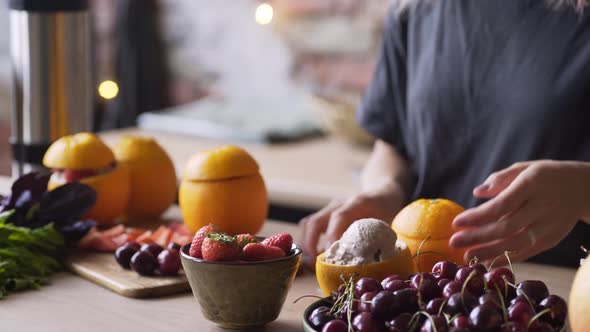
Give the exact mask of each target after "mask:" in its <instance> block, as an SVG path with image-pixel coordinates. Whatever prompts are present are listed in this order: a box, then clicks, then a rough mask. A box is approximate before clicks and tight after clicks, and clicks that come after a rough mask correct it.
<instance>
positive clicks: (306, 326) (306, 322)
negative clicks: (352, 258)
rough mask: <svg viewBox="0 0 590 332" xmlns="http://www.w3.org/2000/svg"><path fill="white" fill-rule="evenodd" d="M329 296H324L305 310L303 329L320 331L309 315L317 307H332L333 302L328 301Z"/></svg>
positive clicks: (308, 331)
mask: <svg viewBox="0 0 590 332" xmlns="http://www.w3.org/2000/svg"><path fill="white" fill-rule="evenodd" d="M328 299H329V298H328V297H326V298H323V299H321V300H318V301H315V302H314V303H312V304H311V305H310V306H309V307H307V309H305V311H304V312H303V331H304V332H318V330H316V329H315V328H314V327H313V326H312V325H311V323H310V322H309V316H310V315H311V312H312V311H314V310H315V309H316V308H318V307H321V306H326V307H330V306H331V305H332V304H331V303H330V302H329V301H328Z"/></svg>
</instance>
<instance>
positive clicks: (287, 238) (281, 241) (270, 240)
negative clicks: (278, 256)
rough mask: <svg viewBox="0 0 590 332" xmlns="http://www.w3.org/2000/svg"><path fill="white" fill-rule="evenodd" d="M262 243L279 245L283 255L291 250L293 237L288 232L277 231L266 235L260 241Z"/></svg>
mask: <svg viewBox="0 0 590 332" xmlns="http://www.w3.org/2000/svg"><path fill="white" fill-rule="evenodd" d="M262 244H266V245H267V246H273V247H279V248H281V249H283V251H284V252H285V255H288V254H289V253H290V252H291V246H293V237H292V236H291V234H289V233H279V234H277V235H273V236H270V237H267V238H266V239H264V240H263V241H262Z"/></svg>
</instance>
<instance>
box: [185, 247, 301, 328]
mask: <svg viewBox="0 0 590 332" xmlns="http://www.w3.org/2000/svg"><path fill="white" fill-rule="evenodd" d="M259 240H260V239H259ZM189 248H190V244H187V245H185V246H184V247H182V249H181V255H180V256H181V261H182V266H183V268H184V271H185V273H186V276H187V278H188V281H189V283H190V286H191V289H192V291H193V294H194V296H195V298H196V299H197V301H198V302H199V304H200V306H201V311H202V313H203V316H205V318H207V319H208V320H210V321H212V322H214V323H216V324H217V325H219V326H220V327H221V328H226V329H244V328H249V327H255V326H262V325H264V324H266V323H269V322H272V321H274V320H275V319H276V318H277V317H278V316H279V313H280V312H281V308H282V306H283V303H284V302H285V298H286V296H287V293H288V291H289V289H290V288H291V284H292V283H293V280H294V279H295V275H296V273H297V269H298V268H299V264H300V263H301V253H302V251H301V248H300V247H299V246H298V245H296V244H293V247H292V250H291V254H290V255H289V256H286V257H283V258H280V259H275V260H269V261H261V262H241V261H240V262H210V261H205V260H203V259H198V258H194V257H191V256H190V255H189Z"/></svg>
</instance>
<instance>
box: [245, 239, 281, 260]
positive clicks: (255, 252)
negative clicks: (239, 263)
mask: <svg viewBox="0 0 590 332" xmlns="http://www.w3.org/2000/svg"><path fill="white" fill-rule="evenodd" d="M243 254H244V259H245V260H247V261H267V260H271V259H277V258H281V257H285V252H284V251H283V250H282V249H281V248H278V247H274V246H269V245H266V244H262V243H248V244H247V245H246V246H245V247H244V252H243Z"/></svg>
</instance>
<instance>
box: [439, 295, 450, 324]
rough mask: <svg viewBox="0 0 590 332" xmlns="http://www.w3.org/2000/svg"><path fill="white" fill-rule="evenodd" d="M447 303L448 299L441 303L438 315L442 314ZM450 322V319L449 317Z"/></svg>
mask: <svg viewBox="0 0 590 332" xmlns="http://www.w3.org/2000/svg"><path fill="white" fill-rule="evenodd" d="M446 304H447V300H444V301H443V303H441V305H440V308H438V315H439V316H440V315H441V314H442V311H443V308H444V307H445V305H446ZM447 322H448V319H447Z"/></svg>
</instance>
